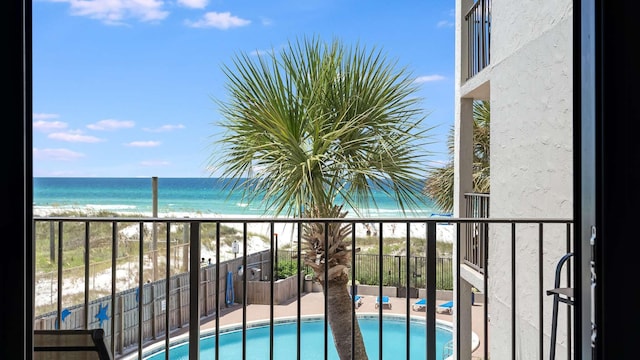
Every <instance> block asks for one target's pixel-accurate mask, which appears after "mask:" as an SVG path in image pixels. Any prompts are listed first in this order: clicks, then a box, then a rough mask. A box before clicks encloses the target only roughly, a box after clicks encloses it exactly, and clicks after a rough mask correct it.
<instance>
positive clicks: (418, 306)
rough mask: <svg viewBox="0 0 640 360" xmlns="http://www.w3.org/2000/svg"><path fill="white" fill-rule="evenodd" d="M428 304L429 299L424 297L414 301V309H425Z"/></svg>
mask: <svg viewBox="0 0 640 360" xmlns="http://www.w3.org/2000/svg"><path fill="white" fill-rule="evenodd" d="M426 306H427V299H425V298H422V299H420V300H418V301H416V302H414V303H413V310H414V311H420V310H424V309H425V307H426Z"/></svg>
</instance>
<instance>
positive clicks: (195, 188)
mask: <svg viewBox="0 0 640 360" xmlns="http://www.w3.org/2000/svg"><path fill="white" fill-rule="evenodd" d="M224 181H225V179H218V178H158V215H159V216H171V215H172V214H173V215H175V214H184V213H189V214H202V215H224V216H252V217H253V216H256V217H257V216H269V215H272V213H270V212H269V210H268V209H265V208H264V207H263V206H262V204H260V203H255V204H254V203H246V202H244V201H243V200H242V197H241V194H240V193H239V192H236V193H229V192H228V190H226V189H223V182H224ZM374 197H375V200H376V203H377V208H372V209H368V210H369V216H371V217H405V216H406V217H429V216H431V214H434V213H437V212H438V211H437V209H435V207H433V206H432V205H431V204H432V202H431V201H428V203H427V205H426V206H425V207H424V208H421V209H417V210H416V211H414V212H411V213H407V215H403V214H402V212H401V211H400V209H399V208H398V207H397V206H396V205H395V203H394V201H393V199H391V198H390V197H388V196H387V195H386V194H385V193H384V192H382V191H380V192H376V193H374ZM33 207H34V211H36V212H37V211H38V210H42V211H43V212H50V211H57V210H60V211H63V210H78V211H99V210H106V211H112V212H117V213H131V214H145V215H148V214H151V213H152V210H153V189H152V179H151V178H88V177H82V178H71V177H36V178H34V179H33ZM347 210H348V209H347ZM354 216H355V214H354V212H353V211H349V214H348V215H347V217H354Z"/></svg>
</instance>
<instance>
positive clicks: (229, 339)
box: [143, 314, 453, 360]
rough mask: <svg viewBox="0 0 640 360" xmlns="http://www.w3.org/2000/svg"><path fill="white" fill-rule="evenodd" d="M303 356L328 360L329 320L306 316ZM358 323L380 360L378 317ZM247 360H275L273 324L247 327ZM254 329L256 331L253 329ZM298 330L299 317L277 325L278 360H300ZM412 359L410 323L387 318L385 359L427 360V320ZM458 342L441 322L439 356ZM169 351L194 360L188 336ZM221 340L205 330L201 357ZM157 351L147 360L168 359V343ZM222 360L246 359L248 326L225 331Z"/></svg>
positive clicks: (416, 329) (414, 326)
mask: <svg viewBox="0 0 640 360" xmlns="http://www.w3.org/2000/svg"><path fill="white" fill-rule="evenodd" d="M301 320H302V321H301V328H300V334H301V335H300V352H301V358H302V359H305V360H306V359H309V360H315V359H324V341H323V339H324V319H323V318H322V316H305V317H302V318H301ZM358 321H359V324H360V329H361V331H362V336H363V338H364V341H365V347H366V348H367V354H368V356H369V358H370V359H377V358H379V356H378V353H379V348H378V340H379V323H378V315H366V314H359V315H358ZM247 325H248V327H247V331H246V346H245V348H246V358H247V359H269V322H268V321H262V322H254V323H251V324H247ZM249 326H250V327H249ZM296 333H297V326H296V319H295V318H287V319H276V320H275V323H274V326H273V334H274V340H273V345H274V346H273V348H274V350H273V351H274V359H277V360H288V359H292V360H294V359H296V358H297V354H296V340H297V335H296ZM410 335H411V337H410V341H411V349H410V357H407V356H406V318H405V317H404V316H397V315H383V325H382V341H383V346H382V353H383V358H385V359H387V358H388V359H392V358H397V359H409V358H411V359H424V358H425V357H426V343H425V335H426V329H425V321H424V318H418V317H412V318H411V321H410ZM327 336H328V346H327V348H328V359H331V360H334V359H339V358H338V354H337V352H336V350H335V348H334V345H333V337H332V335H331V329H328V331H327ZM452 338H453V333H452V328H451V324H450V323H447V322H444V321H440V320H438V321H437V323H436V356H437V357H438V358H439V359H440V358H441V357H442V354H443V350H444V347H445V344H447V343H448V342H449V341H451V339H452ZM172 343H173V344H174V345H172V346H171V348H170V349H169V355H170V359H172V360H183V359H184V360H187V359H188V358H189V343H188V337H182V339H181V340H180V339H175V340H174V341H172ZM214 346H215V336H214V335H213V331H211V330H210V331H207V332H205V331H203V332H202V333H201V342H200V348H201V350H200V358H202V359H215V351H214ZM155 348H156V349H155V350H154V349H147V350H145V354H144V357H143V358H144V359H145V360H162V359H164V358H165V352H164V343H162V344H158V346H156V347H155ZM219 355H220V359H221V360H224V359H242V327H241V325H235V326H230V327H225V328H224V329H223V328H220V341H219Z"/></svg>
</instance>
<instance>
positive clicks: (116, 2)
mask: <svg viewBox="0 0 640 360" xmlns="http://www.w3.org/2000/svg"><path fill="white" fill-rule="evenodd" d="M52 1H54V2H66V3H68V4H69V6H70V8H71V14H72V15H76V16H86V17H89V18H91V19H96V20H99V21H102V22H103V23H105V24H109V25H122V24H124V23H125V20H128V19H134V20H139V21H143V22H148V21H157V20H162V19H164V18H166V17H167V16H168V15H169V12H168V11H165V10H163V9H162V8H163V6H164V1H162V0H91V1H88V0H52Z"/></svg>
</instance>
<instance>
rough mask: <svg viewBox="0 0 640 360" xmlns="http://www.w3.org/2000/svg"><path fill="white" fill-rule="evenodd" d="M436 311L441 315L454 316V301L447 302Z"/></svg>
mask: <svg viewBox="0 0 640 360" xmlns="http://www.w3.org/2000/svg"><path fill="white" fill-rule="evenodd" d="M436 311H437V312H439V313H449V314H453V301H447V302H446V303H442V304H440V305H438V307H437V308H436Z"/></svg>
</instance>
